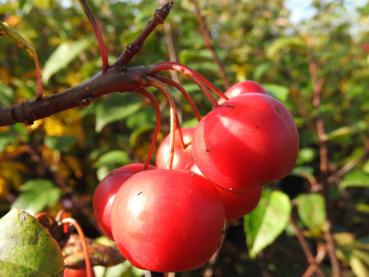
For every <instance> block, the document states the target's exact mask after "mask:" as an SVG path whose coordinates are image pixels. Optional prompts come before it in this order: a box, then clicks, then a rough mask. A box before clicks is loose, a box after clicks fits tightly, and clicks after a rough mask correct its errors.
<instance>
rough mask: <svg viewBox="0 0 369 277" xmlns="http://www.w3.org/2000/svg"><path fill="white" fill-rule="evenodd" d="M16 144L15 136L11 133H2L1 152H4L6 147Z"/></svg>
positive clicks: (0, 136)
mask: <svg viewBox="0 0 369 277" xmlns="http://www.w3.org/2000/svg"><path fill="white" fill-rule="evenodd" d="M12 143H14V135H12V134H10V133H0V152H1V151H4V149H5V147H7V146H8V145H9V144H12Z"/></svg>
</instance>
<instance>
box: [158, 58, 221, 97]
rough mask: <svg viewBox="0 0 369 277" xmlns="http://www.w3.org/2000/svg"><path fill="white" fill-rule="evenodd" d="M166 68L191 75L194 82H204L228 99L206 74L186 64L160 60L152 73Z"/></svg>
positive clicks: (217, 93)
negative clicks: (203, 74)
mask: <svg viewBox="0 0 369 277" xmlns="http://www.w3.org/2000/svg"><path fill="white" fill-rule="evenodd" d="M166 70H175V71H177V72H180V73H183V74H185V75H187V76H188V77H190V78H191V79H192V80H193V81H194V82H196V84H198V85H199V83H201V84H204V85H206V86H207V87H208V88H210V89H211V90H212V91H213V92H214V93H215V94H216V95H218V96H219V97H221V98H223V99H225V100H228V97H227V96H226V95H224V93H223V92H221V91H220V90H219V89H217V88H216V87H215V86H214V85H213V84H212V83H210V82H209V81H208V80H207V79H206V78H205V77H204V76H202V75H201V74H200V73H198V72H196V71H195V70H193V69H191V68H189V67H187V66H185V65H182V64H179V63H175V62H159V63H157V64H154V65H153V66H152V67H151V71H152V73H158V72H162V71H166ZM199 86H200V85H199ZM204 92H205V91H204Z"/></svg>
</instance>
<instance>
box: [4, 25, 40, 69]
mask: <svg viewBox="0 0 369 277" xmlns="http://www.w3.org/2000/svg"><path fill="white" fill-rule="evenodd" d="M0 36H4V37H6V38H9V39H10V40H11V41H13V42H14V43H15V44H16V45H17V47H18V48H22V49H25V50H26V51H27V53H28V54H29V55H30V56H31V58H32V59H33V62H34V64H35V67H36V70H37V71H38V72H39V73H40V74H41V65H40V62H39V60H38V56H37V53H36V50H35V49H34V48H33V46H32V44H31V43H30V42H29V41H28V40H26V39H25V38H24V37H23V36H22V35H21V34H20V33H18V32H17V31H15V30H13V29H11V28H10V27H9V26H8V25H6V24H5V23H3V22H0Z"/></svg>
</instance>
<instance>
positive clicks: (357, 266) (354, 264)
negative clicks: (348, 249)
mask: <svg viewBox="0 0 369 277" xmlns="http://www.w3.org/2000/svg"><path fill="white" fill-rule="evenodd" d="M350 266H351V268H352V271H353V272H354V274H355V276H356V277H367V276H369V267H368V266H367V265H365V263H364V262H363V261H362V260H361V259H359V258H358V257H357V256H352V257H351V258H350Z"/></svg>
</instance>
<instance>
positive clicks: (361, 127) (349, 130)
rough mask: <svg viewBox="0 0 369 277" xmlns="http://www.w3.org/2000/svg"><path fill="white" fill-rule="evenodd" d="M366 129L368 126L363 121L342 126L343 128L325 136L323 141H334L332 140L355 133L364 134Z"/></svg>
mask: <svg viewBox="0 0 369 277" xmlns="http://www.w3.org/2000/svg"><path fill="white" fill-rule="evenodd" d="M367 129H368V124H366V123H365V122H363V121H359V122H357V123H355V124H352V125H350V126H344V127H340V128H338V129H336V130H334V131H332V132H330V133H328V134H326V135H325V136H324V137H323V139H324V140H326V141H327V140H334V139H338V138H341V137H347V136H351V135H353V134H355V133H359V132H364V131H366V130H367Z"/></svg>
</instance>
